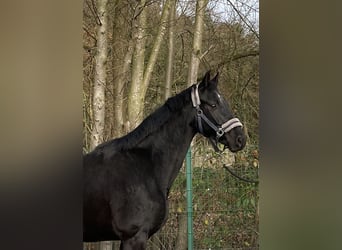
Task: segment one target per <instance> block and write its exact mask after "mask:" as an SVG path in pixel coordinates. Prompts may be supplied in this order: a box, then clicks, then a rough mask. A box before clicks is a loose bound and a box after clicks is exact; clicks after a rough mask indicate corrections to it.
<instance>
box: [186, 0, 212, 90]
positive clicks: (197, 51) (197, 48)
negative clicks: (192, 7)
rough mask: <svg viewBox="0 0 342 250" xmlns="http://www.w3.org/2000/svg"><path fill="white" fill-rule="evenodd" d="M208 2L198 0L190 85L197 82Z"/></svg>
mask: <svg viewBox="0 0 342 250" xmlns="http://www.w3.org/2000/svg"><path fill="white" fill-rule="evenodd" d="M207 4H208V0H198V1H197V4H196V19H195V31H194V39H193V41H192V52H191V58H190V64H189V73H188V86H191V85H192V84H194V83H196V81H197V73H198V68H199V64H200V57H201V49H202V36H203V27H204V13H205V8H206V6H207Z"/></svg>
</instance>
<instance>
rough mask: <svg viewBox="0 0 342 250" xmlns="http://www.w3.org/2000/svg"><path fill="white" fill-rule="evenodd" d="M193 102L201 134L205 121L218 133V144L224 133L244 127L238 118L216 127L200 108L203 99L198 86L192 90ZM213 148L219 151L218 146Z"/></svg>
mask: <svg viewBox="0 0 342 250" xmlns="http://www.w3.org/2000/svg"><path fill="white" fill-rule="evenodd" d="M191 101H192V106H193V107H194V108H196V111H197V125H198V130H199V132H200V133H201V134H203V125H202V120H203V121H204V122H205V123H207V124H208V125H209V127H211V128H212V129H213V130H214V131H215V132H216V144H217V142H218V140H219V139H220V137H222V136H223V135H224V133H228V132H229V131H230V130H232V129H233V128H235V127H243V125H242V123H241V122H240V120H239V119H238V118H232V119H229V120H228V121H226V122H224V123H223V124H221V125H218V126H216V125H215V124H214V123H213V122H212V121H210V120H209V119H208V117H207V116H206V115H205V114H204V112H203V110H202V109H201V107H200V105H201V99H200V97H199V94H198V84H196V85H194V86H193V87H192V89H191ZM211 142H212V141H211ZM212 143H213V142H212ZM213 146H214V148H215V150H217V149H218V148H217V145H215V144H213Z"/></svg>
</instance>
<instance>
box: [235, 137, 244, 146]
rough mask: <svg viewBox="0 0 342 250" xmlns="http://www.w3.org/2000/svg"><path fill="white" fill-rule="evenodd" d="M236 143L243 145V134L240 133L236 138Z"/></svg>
mask: <svg viewBox="0 0 342 250" xmlns="http://www.w3.org/2000/svg"><path fill="white" fill-rule="evenodd" d="M235 144H236V146H238V147H241V146H242V144H243V136H241V135H238V136H237V137H236V139H235Z"/></svg>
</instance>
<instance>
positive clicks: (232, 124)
mask: <svg viewBox="0 0 342 250" xmlns="http://www.w3.org/2000/svg"><path fill="white" fill-rule="evenodd" d="M218 76H219V74H218V73H217V74H216V76H215V77H214V78H213V79H210V71H208V72H207V73H206V74H205V76H204V78H203V80H202V81H201V82H200V83H199V84H196V85H193V87H192V91H191V100H192V104H193V107H194V108H196V129H197V132H199V133H201V134H202V135H204V136H205V137H207V138H209V140H210V141H211V142H212V144H213V146H214V148H215V149H216V150H218V147H217V144H218V143H221V144H223V145H224V147H225V148H228V149H229V150H230V151H232V152H237V151H239V150H242V149H243V148H244V146H245V145H246V135H245V133H244V130H243V125H242V123H241V122H240V121H239V119H238V118H236V117H234V115H233V113H232V111H231V109H230V107H229V104H228V102H227V101H226V100H225V99H224V97H223V96H222V95H221V94H220V92H219V90H218V88H217V85H218Z"/></svg>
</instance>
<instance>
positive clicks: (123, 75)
mask: <svg viewBox="0 0 342 250" xmlns="http://www.w3.org/2000/svg"><path fill="white" fill-rule="evenodd" d="M133 51H134V43H133V40H130V42H129V44H128V47H127V51H126V54H125V58H124V61H123V65H122V66H121V67H120V68H119V70H118V71H117V78H116V84H115V87H114V119H115V133H114V135H115V137H118V136H121V135H122V134H123V132H124V124H125V117H124V114H125V111H124V86H125V83H126V82H127V76H128V71H129V67H130V65H131V63H132V55H133Z"/></svg>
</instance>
